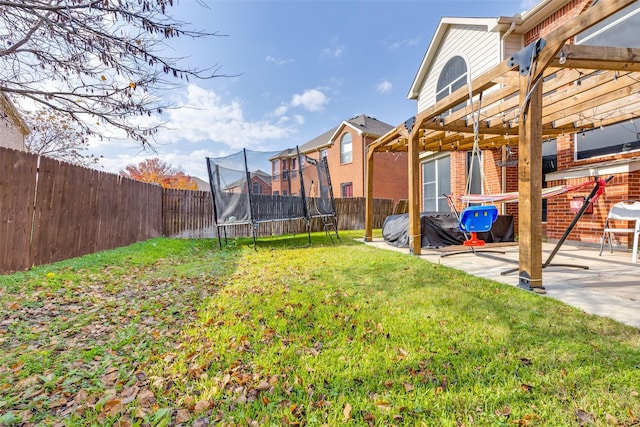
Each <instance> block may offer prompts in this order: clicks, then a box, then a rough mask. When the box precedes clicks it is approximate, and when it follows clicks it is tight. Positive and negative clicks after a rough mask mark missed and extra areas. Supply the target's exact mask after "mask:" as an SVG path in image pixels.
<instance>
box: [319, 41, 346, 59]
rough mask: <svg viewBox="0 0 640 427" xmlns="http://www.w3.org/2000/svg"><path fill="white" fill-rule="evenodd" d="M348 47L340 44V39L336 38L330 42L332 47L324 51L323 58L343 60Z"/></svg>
mask: <svg viewBox="0 0 640 427" xmlns="http://www.w3.org/2000/svg"><path fill="white" fill-rule="evenodd" d="M346 50H347V47H346V46H345V45H343V44H340V39H338V37H334V38H333V40H331V42H330V46H329V47H326V48H324V49H322V57H323V58H324V57H328V58H336V59H337V58H341V57H342V56H343V55H344V53H345V51H346Z"/></svg>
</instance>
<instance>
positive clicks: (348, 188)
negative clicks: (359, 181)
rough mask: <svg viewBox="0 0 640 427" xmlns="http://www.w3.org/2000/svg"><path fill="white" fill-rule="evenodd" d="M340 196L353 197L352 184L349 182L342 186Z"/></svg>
mask: <svg viewBox="0 0 640 427" xmlns="http://www.w3.org/2000/svg"><path fill="white" fill-rule="evenodd" d="M340 194H341V196H342V197H353V184H352V183H351V182H345V183H344V184H342V186H341V188H340Z"/></svg>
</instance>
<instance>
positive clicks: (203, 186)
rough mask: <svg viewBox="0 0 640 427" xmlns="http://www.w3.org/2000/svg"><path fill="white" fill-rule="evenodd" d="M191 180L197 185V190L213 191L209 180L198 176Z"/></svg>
mask: <svg viewBox="0 0 640 427" xmlns="http://www.w3.org/2000/svg"><path fill="white" fill-rule="evenodd" d="M190 178H191V182H192V183H194V184H195V185H196V190H198V191H211V185H209V182H208V181H205V180H203V179H200V178H198V177H195V176H192V177H190Z"/></svg>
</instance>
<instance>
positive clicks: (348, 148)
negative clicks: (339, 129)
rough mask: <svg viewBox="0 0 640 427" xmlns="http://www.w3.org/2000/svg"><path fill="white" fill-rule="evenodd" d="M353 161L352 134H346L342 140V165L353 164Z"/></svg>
mask: <svg viewBox="0 0 640 427" xmlns="http://www.w3.org/2000/svg"><path fill="white" fill-rule="evenodd" d="M352 161H353V141H352V140H351V134H350V133H345V134H344V135H342V138H341V139H340V163H351V162H352Z"/></svg>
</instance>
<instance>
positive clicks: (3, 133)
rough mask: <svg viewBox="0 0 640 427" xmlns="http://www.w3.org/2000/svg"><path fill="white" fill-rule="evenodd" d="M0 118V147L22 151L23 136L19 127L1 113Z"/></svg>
mask: <svg viewBox="0 0 640 427" xmlns="http://www.w3.org/2000/svg"><path fill="white" fill-rule="evenodd" d="M0 111H1V112H2V116H0V117H1V118H0V146H1V147H7V148H13V149H14V150H20V151H24V135H23V134H22V131H21V130H20V128H19V127H17V126H16V125H15V124H14V123H13V122H12V121H11V119H10V118H9V117H6V113H4V111H2V110H1V109H0Z"/></svg>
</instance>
